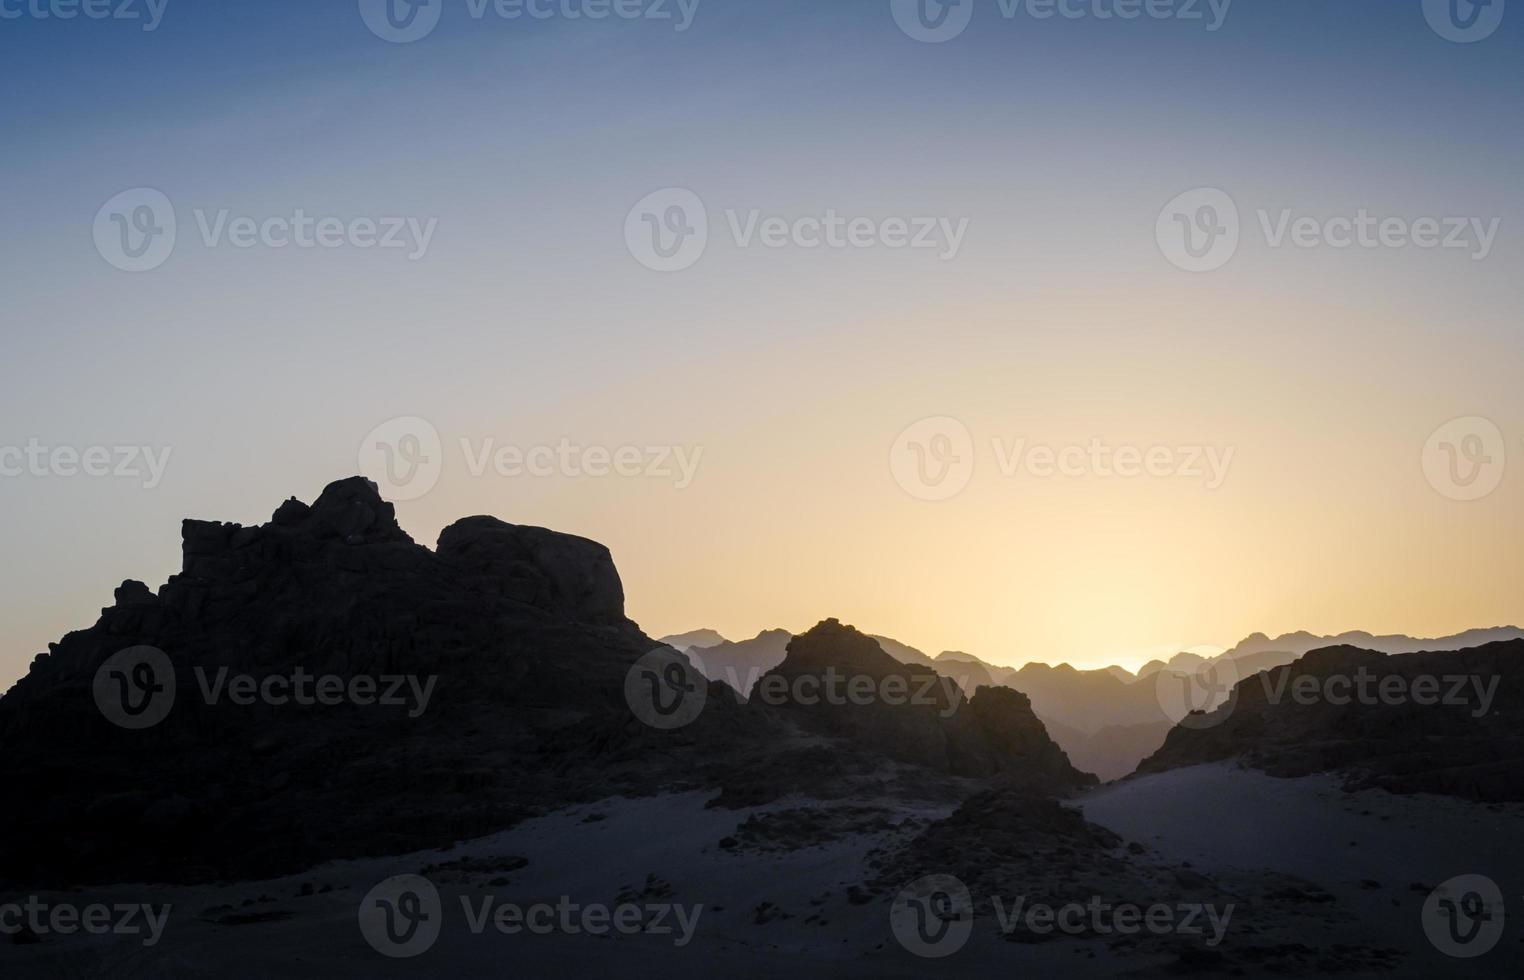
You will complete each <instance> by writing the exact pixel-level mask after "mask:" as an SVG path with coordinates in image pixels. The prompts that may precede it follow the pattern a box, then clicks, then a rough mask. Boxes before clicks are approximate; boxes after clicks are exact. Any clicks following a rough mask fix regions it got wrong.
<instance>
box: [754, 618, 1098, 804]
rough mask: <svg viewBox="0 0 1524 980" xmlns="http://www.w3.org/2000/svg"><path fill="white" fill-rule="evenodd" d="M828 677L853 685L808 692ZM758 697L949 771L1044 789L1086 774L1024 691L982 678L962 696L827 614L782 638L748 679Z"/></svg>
mask: <svg viewBox="0 0 1524 980" xmlns="http://www.w3.org/2000/svg"><path fill="white" fill-rule="evenodd" d="M832 678H840V679H850V682H851V684H853V685H859V684H860V687H861V692H860V693H854V689H853V688H852V687H848V686H846V685H845V684H842V685H838V696H837V697H834V698H833V697H831V696H829V695H821V694H819V693H817V692H820V691H822V690H824V691H829V690H831V688H830V686H829V685H830V683H831V679H832ZM860 682H866V683H860ZM773 691H777V692H778V694H777V695H776V696H775V695H774V694H772V693H771V692H773ZM759 704H761V705H764V706H766V707H767V708H768V709H770V710H774V711H781V712H784V713H786V714H788V715H790V716H792V717H795V718H798V719H800V720H801V722H802V723H803V724H804V725H805V726H806V727H807V728H810V729H812V730H815V731H820V732H823V733H827V734H831V735H837V736H844V737H846V738H848V739H850V740H852V741H855V742H857V743H859V744H862V745H871V746H874V747H876V748H877V749H878V750H879V751H881V752H883V753H884V754H886V755H888V756H889V757H891V758H894V759H897V760H899V761H901V762H908V763H913V764H916V765H920V766H924V767H926V768H929V769H932V770H935V771H939V772H946V773H950V774H952V775H958V776H972V777H991V776H997V775H998V776H1001V777H1003V778H1004V779H1005V780H1007V781H1009V782H1015V783H1019V784H1021V785H1023V786H1025V787H1027V788H1029V789H1037V790H1041V791H1042V792H1047V793H1053V792H1061V791H1064V790H1071V789H1076V788H1080V787H1083V786H1087V785H1091V784H1093V783H1094V782H1095V781H1096V780H1095V777H1094V776H1092V775H1089V774H1088V773H1082V772H1080V771H1078V770H1076V769H1075V768H1074V767H1073V766H1072V765H1071V764H1070V762H1069V760H1068V758H1067V757H1066V756H1065V755H1064V752H1063V750H1062V749H1060V748H1059V747H1058V745H1057V744H1056V743H1054V742H1053V740H1052V739H1051V738H1049V737H1048V733H1047V731H1046V729H1044V728H1043V725H1042V723H1041V722H1040V721H1038V719H1037V717H1036V715H1034V714H1033V713H1032V707H1031V702H1030V701H1029V700H1028V699H1027V698H1026V697H1025V696H1024V695H1022V694H1019V693H1018V692H1016V691H1013V690H1011V689H1009V688H1003V687H993V686H986V687H983V688H980V689H979V690H978V692H977V693H976V694H975V695H974V696H973V698H972V699H969V698H966V697H965V696H964V694H963V692H962V690H961V688H960V687H959V686H958V685H957V683H956V682H955V681H954V679H952V678H950V677H946V676H944V675H942V674H939V673H938V672H937V671H936V670H933V669H931V668H930V667H926V666H923V665H920V664H913V663H910V664H907V663H903V662H901V661H900V660H898V659H896V658H895V657H893V656H890V655H889V654H888V653H886V652H885V650H884V646H883V643H882V641H881V640H880V639H879V638H877V637H873V636H869V635H866V634H864V633H861V632H859V631H858V630H856V629H854V628H852V627H851V626H844V625H842V624H841V623H840V622H838V621H836V620H834V619H828V620H825V621H824V622H822V623H820V624H819V625H817V626H815V627H814V628H813V629H811V630H810V631H809V632H807V633H803V634H800V635H799V636H796V637H794V639H793V640H791V641H790V642H789V645H788V653H787V656H786V657H785V658H784V660H783V662H782V663H781V664H779V665H778V666H777V667H775V668H774V669H772V670H770V671H768V672H767V674H766V675H764V676H763V677H762V678H761V680H759V681H758V682H757V687H756V690H755V692H754V693H753V696H752V698H751V700H750V701H749V702H748V703H747V707H748V708H752V707H754V706H756V705H759Z"/></svg>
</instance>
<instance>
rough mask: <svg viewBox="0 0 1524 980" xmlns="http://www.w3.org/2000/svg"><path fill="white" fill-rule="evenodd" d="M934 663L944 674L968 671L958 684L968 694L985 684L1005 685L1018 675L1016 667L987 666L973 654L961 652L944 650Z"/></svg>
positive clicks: (959, 678)
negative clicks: (949, 671)
mask: <svg viewBox="0 0 1524 980" xmlns="http://www.w3.org/2000/svg"><path fill="white" fill-rule="evenodd" d="M934 662H935V663H936V664H937V669H938V670H940V671H942V672H943V673H946V672H947V671H948V670H949V669H951V670H953V671H955V672H962V671H966V673H964V674H963V675H962V676H960V677H958V684H959V686H961V687H962V688H963V690H964V691H965V692H967V693H968V694H973V693H974V692H975V691H977V690H978V689H979V687H980V685H983V684H989V685H1003V684H1005V682H1006V680H1007V679H1008V678H1010V677H1011V676H1012V675H1014V674H1015V673H1016V670H1015V668H1014V667H1001V666H997V665H996V664H987V663H985V662H984V661H983V660H980V659H979V658H978V657H976V656H974V655H973V654H971V653H964V652H963V651H961V650H943V651H942V652H941V653H939V654H937V656H936V660H935V661H934Z"/></svg>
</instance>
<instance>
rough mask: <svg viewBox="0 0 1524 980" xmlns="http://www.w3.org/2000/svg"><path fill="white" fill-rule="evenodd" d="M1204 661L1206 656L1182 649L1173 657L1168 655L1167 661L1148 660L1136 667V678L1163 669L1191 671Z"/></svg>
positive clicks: (1139, 678) (1141, 677)
mask: <svg viewBox="0 0 1524 980" xmlns="http://www.w3.org/2000/svg"><path fill="white" fill-rule="evenodd" d="M1206 661H1207V658H1206V657H1203V656H1202V655H1201V654H1199V653H1191V652H1190V651H1187V650H1182V651H1181V652H1179V653H1177V654H1175V655H1174V656H1173V657H1170V658H1169V660H1167V661H1165V660H1150V661H1149V662H1148V663H1146V664H1144V665H1143V666H1142V667H1139V668H1138V673H1137V675H1136V678H1137V679H1138V680H1142V679H1143V678H1145V677H1152V676H1153V675H1154V674H1157V673H1158V672H1159V671H1161V670H1165V669H1174V670H1180V671H1191V670H1195V669H1196V668H1197V667H1199V666H1201V665H1202V664H1203V663H1205V662H1206Z"/></svg>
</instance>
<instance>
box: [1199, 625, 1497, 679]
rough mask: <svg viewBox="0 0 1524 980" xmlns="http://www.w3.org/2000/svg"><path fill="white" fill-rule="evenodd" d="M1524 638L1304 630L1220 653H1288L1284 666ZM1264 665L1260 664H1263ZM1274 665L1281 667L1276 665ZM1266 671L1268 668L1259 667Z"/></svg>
mask: <svg viewBox="0 0 1524 980" xmlns="http://www.w3.org/2000/svg"><path fill="white" fill-rule="evenodd" d="M1518 639H1524V630H1521V629H1519V628H1518V627H1517V626H1496V627H1491V628H1487V629H1470V630H1465V631H1463V632H1460V633H1454V634H1452V635H1450V636H1441V637H1436V638H1432V639H1420V638H1415V637H1411V636H1404V635H1402V634H1388V635H1384V636H1375V635H1372V634H1370V633H1367V632H1365V631H1364V630H1351V631H1350V632H1347V633H1340V634H1338V635H1336V636H1317V635H1315V634H1312V633H1308V632H1306V631H1301V630H1299V631H1297V632H1295V633H1283V634H1281V635H1280V636H1277V637H1275V638H1274V639H1272V638H1270V637H1268V636H1266V635H1265V634H1263V633H1251V634H1250V635H1249V636H1247V637H1245V638H1244V639H1243V640H1241V641H1240V642H1239V643H1238V645H1237V646H1235V647H1233V648H1232V649H1230V650H1228V651H1226V652H1225V653H1223V654H1222V656H1223V657H1229V658H1232V659H1234V660H1241V659H1244V658H1247V657H1253V656H1257V655H1264V654H1271V653H1279V654H1287V655H1289V656H1288V658H1287V659H1286V660H1285V661H1283V663H1290V662H1291V661H1292V660H1295V659H1296V658H1297V657H1300V656H1302V655H1303V654H1304V653H1308V652H1310V651H1312V650H1318V649H1322V648H1324V647H1336V646H1350V647H1357V648H1359V649H1361V650H1374V651H1377V652H1379V653H1419V652H1422V651H1446V650H1464V649H1467V648H1470V647H1479V646H1483V645H1485V644H1488V643H1498V642H1501V641H1504V640H1518ZM1262 662H1263V661H1262ZM1274 666H1277V667H1278V666H1280V664H1275V665H1274ZM1262 669H1267V668H1262Z"/></svg>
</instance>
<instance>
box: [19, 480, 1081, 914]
mask: <svg viewBox="0 0 1524 980" xmlns="http://www.w3.org/2000/svg"><path fill="white" fill-rule="evenodd" d="M181 539H182V553H183V560H182V568H181V571H180V572H179V573H177V574H175V575H173V576H171V577H170V579H169V580H168V581H167V582H166V583H164V585H163V586H161V587H160V588H159V589H157V590H156V591H155V590H152V589H150V588H149V587H148V586H147V585H145V584H143V583H141V582H136V581H127V582H124V583H123V584H122V586H121V587H120V588H118V589H117V590H116V595H115V601H114V603H113V604H112V605H111V606H109V607H108V608H106V609H104V610H102V611H101V614H100V617H99V618H98V620H97V621H96V622H95V624H94V625H92V626H90V627H89V628H87V629H83V630H79V631H76V632H72V633H70V634H68V635H67V636H65V637H64V638H63V639H62V640H60V641H59V642H58V643H56V644H51V645H50V646H49V650H48V652H47V653H44V654H40V655H39V656H38V657H37V658H36V659H35V660H34V662H33V663H32V665H31V668H30V670H29V672H28V674H27V675H26V676H25V677H24V678H22V679H21V680H20V681H18V682H17V683H16V684H15V686H14V687H12V688H11V690H9V691H8V692H6V693H5V695H4V696H3V697H0V743H3V744H4V745H5V746H6V752H5V753H4V754H3V755H0V782H3V785H4V786H5V787H6V789H7V799H8V800H10V801H12V802H13V805H11V806H7V807H5V808H0V885H23V884H30V883H37V882H41V883H44V884H46V885H48V886H52V887H57V886H64V885H76V884H107V883H111V882H120V881H159V882H207V881H213V880H239V879H256V878H259V877H260V876H270V875H281V874H290V873H296V872H299V871H302V870H304V869H308V868H312V867H314V866H316V865H318V864H321V863H323V862H328V861H335V860H343V859H351V858H362V857H369V856H377V855H391V854H399V853H404V852H409V851H417V850H421V849H426V848H440V847H450V846H453V845H454V843H455V842H457V841H460V840H464V839H469V838H477V837H482V836H484V835H488V834H494V833H498V832H501V831H503V830H505V829H506V828H511V827H513V826H515V825H516V824H518V823H519V822H521V821H523V820H525V819H527V818H531V817H535V816H537V815H540V814H545V813H549V812H559V811H562V810H564V809H565V808H566V807H567V806H569V805H573V804H577V803H590V802H593V801H596V800H601V799H607V798H609V797H611V796H622V797H631V798H636V797H644V796H649V795H652V794H656V793H662V792H666V791H671V790H702V791H704V793H705V794H706V795H707V796H709V797H711V798H710V800H709V806H711V807H714V808H720V809H726V808H730V807H736V806H757V805H762V804H766V803H770V802H773V801H775V800H778V799H782V798H785V797H804V798H812V799H832V798H839V797H842V796H844V795H852V794H864V793H867V794H871V795H873V796H875V797H877V798H880V799H887V798H904V799H910V800H925V799H934V800H939V801H949V800H958V799H961V798H963V797H964V796H966V795H967V794H968V793H970V792H973V791H975V790H976V789H977V788H978V787H979V785H981V781H984V780H991V779H994V780H999V781H1000V782H1001V783H1002V784H1003V785H1014V786H1020V787H1023V791H1024V792H1027V791H1030V792H1042V793H1050V792H1066V791H1068V790H1069V789H1073V788H1076V787H1081V786H1084V785H1087V784H1088V783H1089V782H1093V777H1089V776H1087V775H1085V774H1083V773H1080V772H1078V771H1077V770H1075V769H1074V768H1073V767H1072V766H1070V765H1069V763H1068V761H1067V759H1065V758H1064V756H1063V753H1062V751H1061V750H1060V749H1059V748H1058V747H1057V746H1056V745H1055V744H1054V743H1053V742H1052V740H1051V739H1049V738H1048V736H1047V733H1046V732H1045V731H1044V730H1043V727H1042V725H1041V723H1040V722H1038V721H1037V719H1036V717H1035V715H1033V713H1032V711H1031V707H1030V704H1029V702H1028V700H1027V699H1026V698H1025V697H1024V696H1022V695H1020V694H1018V693H1016V692H1015V691H1010V690H1006V689H997V688H984V689H981V691H980V692H979V693H978V694H977V695H975V697H974V698H973V699H972V700H970V699H967V698H966V697H965V696H964V695H963V693H962V692H961V691H960V690H959V689H958V687H957V685H956V684H954V683H953V682H951V681H949V680H947V679H946V678H943V677H941V676H940V675H938V674H936V673H935V672H934V671H932V670H930V669H929V668H918V667H914V666H907V665H904V664H901V663H900V662H899V661H897V660H895V659H893V658H892V657H890V656H888V655H887V654H885V653H884V652H883V649H882V647H881V645H880V643H879V642H878V641H876V640H872V639H869V638H868V637H866V636H865V635H864V634H862V633H859V632H857V631H856V630H852V629H851V628H850V627H843V626H841V625H840V624H839V623H836V622H834V621H827V622H825V623H822V624H821V625H820V626H818V627H816V628H815V629H813V630H811V631H810V632H809V633H806V634H804V635H803V636H801V637H799V638H795V639H793V640H792V642H789V638H788V635H787V633H786V632H784V631H781V630H777V631H767V632H765V633H763V634H761V635H760V636H759V637H757V638H756V639H755V640H753V641H744V643H743V644H735V646H738V647H739V646H744V644H745V643H752V644H757V643H759V642H765V643H767V644H778V643H786V644H787V647H788V654H787V656H786V657H785V658H784V659H783V660H782V661H781V662H780V663H778V664H776V665H775V666H774V668H773V669H772V671H770V673H776V674H777V675H778V676H780V677H784V678H789V677H793V678H796V679H798V678H801V677H803V676H804V675H806V674H809V673H810V672H811V671H812V670H814V669H816V668H818V667H820V666H822V665H830V664H834V665H836V666H838V667H840V668H842V669H847V670H851V671H853V672H854V676H856V677H858V678H859V679H872V680H873V682H874V684H878V683H886V684H891V686H892V684H893V683H894V680H893V679H894V678H898V679H899V681H903V682H904V683H905V684H906V685H907V687H908V686H909V685H910V684H911V683H914V684H916V685H917V686H918V687H919V686H922V685H924V686H925V687H926V690H927V691H928V692H929V693H928V694H927V696H928V697H929V698H930V699H931V700H930V701H928V702H926V703H898V702H896V701H894V699H893V698H878V699H877V700H873V701H872V702H871V703H869V704H867V705H857V704H837V703H826V704H819V705H810V704H802V703H797V702H795V701H793V700H791V699H787V698H786V699H785V701H784V703H781V704H776V703H770V702H767V701H764V700H758V699H757V698H755V697H754V698H753V699H752V701H751V702H749V703H747V702H743V701H742V699H741V698H740V697H738V696H737V695H736V693H735V692H734V691H732V690H731V688H730V687H729V686H728V685H727V684H725V683H721V682H718V681H709V682H707V683H706V682H705V678H704V677H703V676H702V675H700V674H698V672H697V670H696V669H695V667H694V666H693V665H692V664H690V663H689V662H688V661H687V660H686V659H685V658H684V657H683V656H682V655H681V654H678V653H676V652H674V651H673V650H672V649H671V648H670V647H668V646H665V645H662V644H658V643H657V642H656V641H655V640H653V639H651V638H650V637H648V636H646V635H645V634H644V633H643V632H642V631H641V630H640V628H639V627H638V626H637V625H636V624H635V623H633V622H631V621H630V620H629V619H628V618H627V617H626V615H625V610H624V589H623V584H622V582H621V580H620V577H619V573H618V571H617V569H616V567H615V565H614V562H613V558H612V556H611V555H610V553H609V551H608V549H607V548H605V547H604V546H603V545H601V544H598V543H597V542H594V541H590V540H587V539H585V538H580V537H576V536H574V535H569V534H563V533H560V532H556V531H552V530H548V529H545V528H538V527H530V526H523V525H514V524H509V523H506V522H503V521H501V520H498V519H496V518H492V517H468V518H465V519H463V520H460V521H457V522H456V523H454V524H451V525H450V526H448V527H446V528H445V529H444V530H443V531H442V532H440V535H439V539H438V543H437V545H436V546H435V547H434V548H433V549H430V548H428V547H425V546H423V545H421V544H418V543H416V542H415V541H413V539H412V538H411V537H410V536H409V535H407V534H406V533H405V532H404V531H403V530H402V529H401V527H400V526H399V525H398V523H397V521H396V516H395V512H394V509H393V507H392V505H391V504H389V503H387V502H385V501H383V500H382V499H381V497H380V495H379V494H378V492H377V490H376V487H375V486H374V485H373V484H371V483H370V482H369V481H366V480H364V479H361V478H358V477H357V478H352V479H347V480H340V481H338V482H335V483H333V484H330V485H329V486H327V487H326V488H324V490H323V491H322V493H321V494H320V495H319V496H318V498H317V499H316V501H315V502H314V503H312V504H311V505H308V504H306V503H303V502H301V501H299V500H296V499H294V498H293V499H290V500H287V501H286V502H285V503H283V504H281V505H280V507H279V508H277V509H276V510H275V512H274V515H273V516H272V518H271V519H270V521H269V522H267V523H265V524H261V525H258V526H250V527H243V526H239V525H237V524H225V523H219V522H214V521H202V520H187V521H185V522H184V523H183V524H182V528H181ZM720 646H722V647H723V646H724V645H723V644H721V645H720ZM698 653H699V654H703V653H705V651H704V650H703V648H700V650H699V651H698ZM652 658H656V659H655V660H654V661H653V660H652ZM662 685H668V687H667V688H662V687H661V686H662ZM659 689H661V690H665V691H666V693H669V694H675V695H676V705H678V706H680V705H681V704H685V703H686V704H689V705H691V706H692V705H696V706H697V709H698V710H697V711H695V712H694V713H692V714H691V716H687V717H684V718H682V719H681V721H682V722H685V723H681V724H677V725H676V726H675V727H673V726H670V725H669V726H668V727H665V728H664V727H662V725H663V721H662V717H661V716H660V715H661V712H660V711H659V710H658V711H654V713H653V705H656V704H658V703H659V702H661V701H662V698H661V697H658V696H657V695H658V694H659V693H660V690H659ZM647 694H649V695H650V697H648V698H646V699H645V700H644V701H642V697H643V696H644V695H647ZM690 695H691V696H692V697H693V700H691V701H685V699H686V698H688V697H689V696H690ZM653 699H654V700H653ZM944 714H945V717H944ZM21 801H24V804H23V803H22V802H21Z"/></svg>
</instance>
